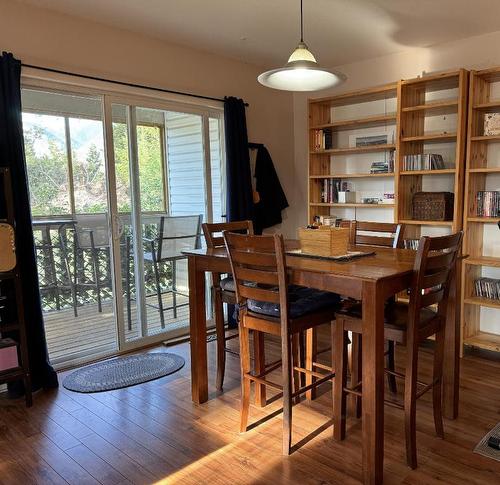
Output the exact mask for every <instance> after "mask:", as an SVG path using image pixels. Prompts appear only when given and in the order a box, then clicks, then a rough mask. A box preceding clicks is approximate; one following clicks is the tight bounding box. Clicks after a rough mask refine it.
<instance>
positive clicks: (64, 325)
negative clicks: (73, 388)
mask: <svg viewBox="0 0 500 485" xmlns="http://www.w3.org/2000/svg"><path fill="white" fill-rule="evenodd" d="M162 301H163V304H164V306H165V308H169V307H171V306H172V294H171V293H168V294H163V298H162ZM177 301H178V304H184V303H187V298H186V297H184V296H180V295H179V296H178V298H177ZM147 303H148V304H155V305H156V304H157V298H156V296H155V295H153V296H149V297H148V298H147ZM146 311H147V321H148V333H149V335H152V334H155V333H158V332H161V331H162V327H161V322H160V312H159V310H158V309H157V308H154V307H152V306H147V307H146ZM131 314H132V319H131V320H132V328H131V330H129V329H128V326H127V315H126V311H125V314H124V317H125V325H126V329H125V338H126V339H127V341H130V340H134V339H136V338H138V336H139V328H138V326H137V320H136V308H135V302H133V305H132V312H131ZM164 315H165V327H166V329H172V328H174V327H175V328H177V327H178V326H182V325H184V326H185V327H186V328H187V327H188V326H189V307H188V306H181V307H179V308H178V311H177V317H174V316H173V311H172V310H168V311H166V312H165V313H164ZM44 322H45V332H46V336H47V346H48V349H49V356H50V360H51V362H52V364H53V365H54V366H55V367H56V368H60V367H64V366H66V367H67V366H68V364H71V363H73V362H78V361H85V360H86V361H91V360H94V359H97V358H99V357H101V356H103V355H106V354H109V353H112V352H116V350H117V348H118V343H117V333H116V323H115V315H114V309H113V305H112V303H111V302H110V301H104V302H103V304H102V312H99V311H98V308H97V304H86V305H83V306H81V307H78V316H77V317H75V316H74V313H73V308H66V309H63V310H59V311H57V310H54V311H50V312H46V313H44Z"/></svg>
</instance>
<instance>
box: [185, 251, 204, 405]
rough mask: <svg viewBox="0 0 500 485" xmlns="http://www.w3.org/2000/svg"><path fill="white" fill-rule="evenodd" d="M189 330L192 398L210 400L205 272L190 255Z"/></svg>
mask: <svg viewBox="0 0 500 485" xmlns="http://www.w3.org/2000/svg"><path fill="white" fill-rule="evenodd" d="M188 278H189V332H190V337H191V398H192V400H193V401H194V402H195V403H197V404H201V403H204V402H206V401H207V400H208V371H207V319H206V314H205V272H204V271H200V270H198V268H197V267H196V258H195V257H194V256H189V257H188Z"/></svg>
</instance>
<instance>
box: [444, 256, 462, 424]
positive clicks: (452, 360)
mask: <svg viewBox="0 0 500 485" xmlns="http://www.w3.org/2000/svg"><path fill="white" fill-rule="evenodd" d="M461 266H462V263H461V261H457V263H456V269H455V276H454V278H453V280H452V281H451V286H450V295H449V299H448V309H447V317H446V329H445V346H444V349H445V350H444V362H443V414H444V416H445V417H447V418H449V419H456V418H457V417H458V401H459V397H460V395H459V393H460V391H459V389H460V293H461V287H460V284H461V282H460V275H461V274H462V273H461V272H462V267H461Z"/></svg>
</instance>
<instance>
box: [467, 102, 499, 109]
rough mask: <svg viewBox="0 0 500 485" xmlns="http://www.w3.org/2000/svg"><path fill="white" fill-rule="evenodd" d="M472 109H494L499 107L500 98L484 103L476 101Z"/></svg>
mask: <svg viewBox="0 0 500 485" xmlns="http://www.w3.org/2000/svg"><path fill="white" fill-rule="evenodd" d="M472 109H476V110H480V111H494V110H495V109H500V100H493V101H487V102H485V103H477V104H474V105H473V106H472Z"/></svg>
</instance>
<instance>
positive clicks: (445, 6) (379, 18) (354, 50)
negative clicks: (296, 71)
mask: <svg viewBox="0 0 500 485" xmlns="http://www.w3.org/2000/svg"><path fill="white" fill-rule="evenodd" d="M18 1H20V2H21V3H25V4H31V5H36V6H39V7H43V8H47V9H51V10H56V11H58V12H63V13H66V14H69V15H73V16H77V17H82V18H85V19H90V20H93V21H97V22H100V23H103V24H107V25H110V26H115V27H119V28H122V29H126V30H130V31H133V32H137V33H141V34H146V35H149V36H152V37H155V38H158V39H162V40H165V41H168V42H171V43H175V44H179V45H184V46H187V47H192V48H196V49H199V50H204V51H207V52H211V53H214V54H218V55H222V56H226V57H231V58H235V59H238V60H240V61H244V62H247V63H251V64H256V65H259V66H263V67H269V66H275V65H281V64H284V63H285V62H286V60H287V58H288V55H289V54H290V52H291V50H292V49H293V47H294V46H295V45H296V43H297V42H298V40H299V0H105V1H103V0H18ZM304 16H305V41H306V42H307V44H308V45H309V47H310V48H311V50H312V51H313V52H314V54H315V55H316V57H317V59H318V61H319V62H320V63H321V64H322V65H324V66H328V67H333V66H335V65H341V64H345V63H349V62H355V61H359V60H363V59H368V58H372V57H377V56H381V55H386V54H390V53H394V52H399V51H402V50H404V49H405V48H407V47H426V46H429V45H433V44H437V43H441V42H447V41H451V40H456V39H461V38H465V37H471V36H474V35H479V34H483V33H487V32H493V31H496V30H500V1H499V0H304Z"/></svg>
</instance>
